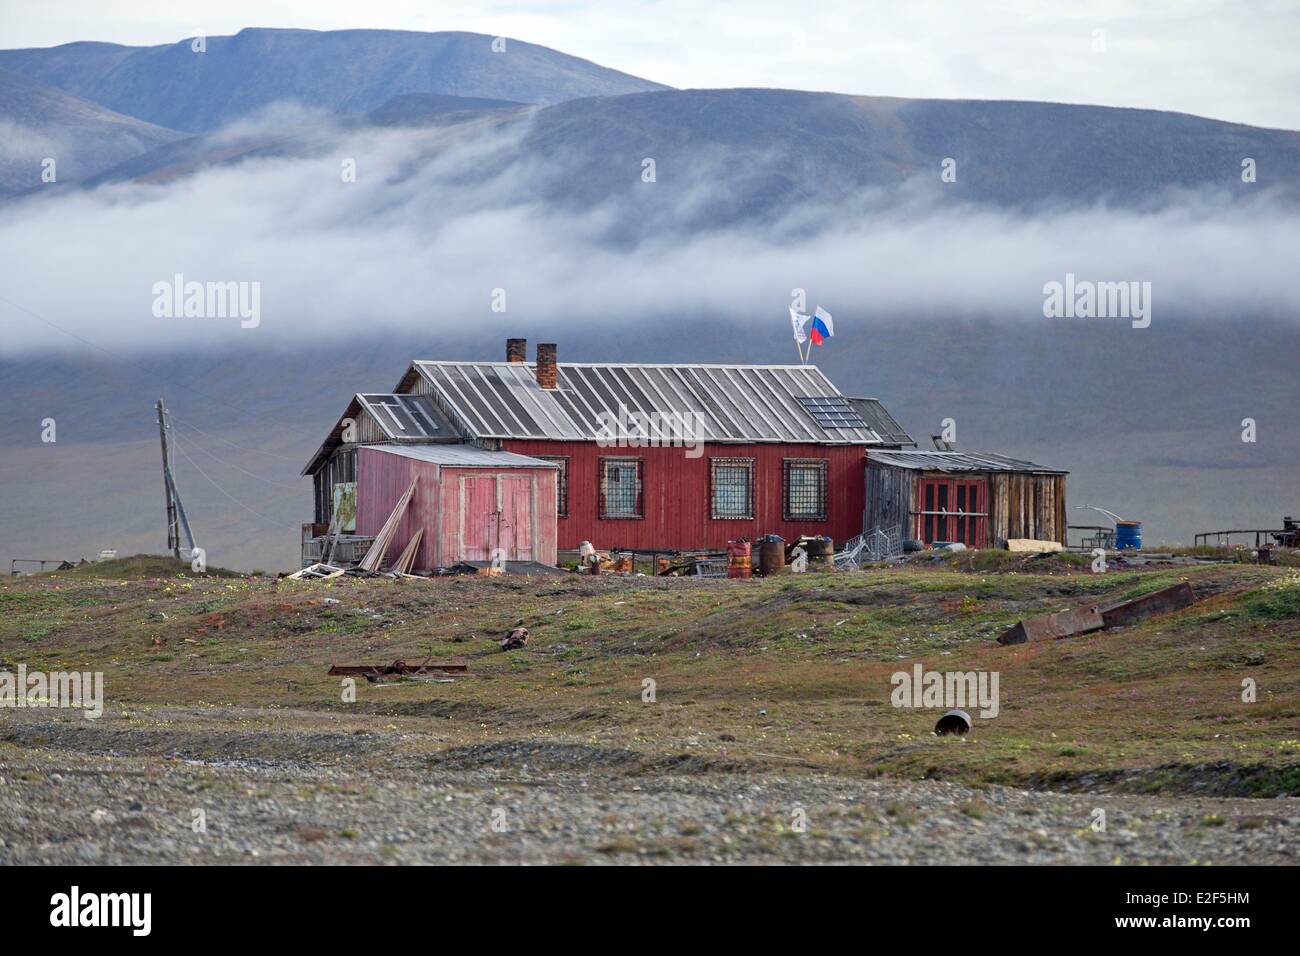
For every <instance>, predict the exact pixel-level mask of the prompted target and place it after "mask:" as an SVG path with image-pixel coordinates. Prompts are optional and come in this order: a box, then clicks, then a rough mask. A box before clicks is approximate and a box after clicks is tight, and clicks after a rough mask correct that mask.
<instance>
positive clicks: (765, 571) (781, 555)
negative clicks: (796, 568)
mask: <svg viewBox="0 0 1300 956" xmlns="http://www.w3.org/2000/svg"><path fill="white" fill-rule="evenodd" d="M759 542H760V543H759V546H758V573H759V574H761V575H763V577H767V576H768V575H769V574H780V573H781V572H782V571H784V570H785V539H783V538H782V537H781V536H780V535H776V534H769V535H767V536H765V537H763V538H761V539H759Z"/></svg>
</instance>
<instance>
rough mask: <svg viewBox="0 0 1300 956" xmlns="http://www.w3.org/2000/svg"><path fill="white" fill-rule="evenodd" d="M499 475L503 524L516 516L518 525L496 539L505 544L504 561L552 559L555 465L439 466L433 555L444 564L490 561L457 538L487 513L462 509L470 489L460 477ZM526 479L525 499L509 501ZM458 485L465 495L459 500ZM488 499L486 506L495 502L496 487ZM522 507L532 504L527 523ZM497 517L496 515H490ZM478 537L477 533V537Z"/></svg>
mask: <svg viewBox="0 0 1300 956" xmlns="http://www.w3.org/2000/svg"><path fill="white" fill-rule="evenodd" d="M462 478H465V479H473V478H493V479H494V478H501V479H503V480H504V482H503V486H502V499H503V500H502V508H503V515H504V516H505V519H506V521H507V523H509V522H510V521H512V520H513V521H515V522H516V523H517V524H518V525H519V527H518V528H517V529H516V530H514V531H509V530H508V529H507V531H505V532H504V533H503V536H502V538H501V542H502V545H503V546H504V547H505V548H508V549H510V553H507V555H506V559H507V560H511V561H514V560H532V561H540V562H541V563H543V564H555V563H556V561H557V560H558V559H559V555H558V554H557V545H556V542H557V540H558V539H557V530H556V520H555V494H556V471H555V469H554V468H510V469H505V470H503V469H496V468H443V470H442V501H443V506H442V513H441V515H440V517H439V525H438V528H437V537H438V554H439V555H440V557H441V562H442V564H443V565H452V564H455V563H456V562H457V561H460V560H476V561H485V560H490V558H491V555H490V554H484V553H480V551H479V550H478V549H476V547H475V544H476V541H468V542H467V541H465V540H463V539H462V531H463V530H464V531H465V533H467V534H468V533H470V531H472V529H477V528H479V527H481V526H482V525H484V523H485V522H487V523H490V522H488V516H487V515H486V514H484V513H481V508H480V511H477V512H476V513H473V514H471V513H468V512H466V511H465V509H466V508H467V507H470V506H471V505H470V502H471V501H472V500H474V495H473V492H474V488H473V486H472V485H471V483H470V482H468V481H466V482H462V481H461V479H462ZM524 483H527V485H528V492H529V493H528V495H527V497H528V499H529V501H528V504H527V506H525V504H524V502H523V501H516V502H511V501H510V500H509V497H510V493H511V491H514V492H519V491H520V490H521V489H522V488H523V487H524V486H525V485H524ZM462 489H464V492H465V493H464V496H463V499H464V500H463V499H462ZM491 496H492V499H493V500H492V501H490V502H489V503H488V507H495V489H493V490H492V491H491ZM525 507H528V508H531V510H532V514H531V516H530V518H529V520H528V526H527V528H524V527H523V524H524V510H525ZM493 520H499V519H493ZM433 533H434V531H433V529H430V530H428V531H425V536H426V538H427V537H428V536H429V535H430V534H433ZM476 537H478V538H481V535H478V536H476Z"/></svg>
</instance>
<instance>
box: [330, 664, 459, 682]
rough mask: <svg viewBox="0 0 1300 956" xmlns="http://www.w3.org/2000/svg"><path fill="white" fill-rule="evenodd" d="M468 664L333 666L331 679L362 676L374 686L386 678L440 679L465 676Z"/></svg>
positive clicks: (331, 666)
mask: <svg viewBox="0 0 1300 956" xmlns="http://www.w3.org/2000/svg"><path fill="white" fill-rule="evenodd" d="M468 666H469V665H467V664H448V663H441V664H431V663H429V662H428V661H425V662H424V663H423V664H408V663H406V661H393V663H391V664H331V665H330V669H329V672H328V673H329V675H330V676H331V677H340V676H344V677H346V676H352V675H360V676H362V677H364V678H365V679H366V680H368V681H370V683H372V684H374V683H376V682H378V681H379V680H380V679H381V678H384V677H411V678H415V679H417V680H418V679H420V678H426V679H431V678H439V677H445V676H446V675H447V674H463V673H464V672H465V670H466V668H467V667H468Z"/></svg>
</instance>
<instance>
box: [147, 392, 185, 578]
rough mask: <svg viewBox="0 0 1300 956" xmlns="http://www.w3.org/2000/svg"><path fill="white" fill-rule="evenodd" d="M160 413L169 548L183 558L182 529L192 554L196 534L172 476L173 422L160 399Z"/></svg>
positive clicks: (173, 553)
mask: <svg viewBox="0 0 1300 956" xmlns="http://www.w3.org/2000/svg"><path fill="white" fill-rule="evenodd" d="M154 408H155V409H156V410H157V412H158V439H159V441H160V442H161V443H162V464H163V492H164V493H165V494H166V495H167V548H168V550H170V551H171V553H172V556H173V557H175V558H176V559H178V560H179V559H180V556H181V529H182V528H183V529H184V530H185V538H186V540H188V541H189V543H190V552H191V553H193V551H194V533H193V532H192V531H190V520H189V518H188V517H186V515H185V506H184V505H183V504H181V496H180V493H179V492H178V491H177V490H176V479H175V478H174V477H173V475H172V451H171V442H170V441H169V440H168V436H169V433H170V431H171V420H170V419H169V418H168V417H167V407H166V406H165V405H164V404H163V400H162V399H161V398H160V399H158V404H157V405H155V406H154Z"/></svg>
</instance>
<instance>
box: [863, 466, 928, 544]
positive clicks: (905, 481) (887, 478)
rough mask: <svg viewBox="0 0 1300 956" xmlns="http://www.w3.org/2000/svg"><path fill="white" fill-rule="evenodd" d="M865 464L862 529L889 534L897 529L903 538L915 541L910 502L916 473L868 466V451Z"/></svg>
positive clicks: (913, 494) (913, 519) (912, 498)
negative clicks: (864, 511) (878, 530)
mask: <svg viewBox="0 0 1300 956" xmlns="http://www.w3.org/2000/svg"><path fill="white" fill-rule="evenodd" d="M867 461H868V463H869V464H868V465H867V479H866V490H867V506H866V514H865V517H864V520H863V522H862V527H863V529H864V530H866V531H874V530H875V529H876V528H879V529H880V530H881V531H891V530H893V529H894V528H898V529H899V531H900V532H901V533H902V536H903V537H904V538H915V537H916V531H917V529H916V520H915V518H914V517H913V515H912V502H913V500H914V496H915V494H916V478H917V472H915V471H909V470H908V469H906V468H894V467H891V466H888V465H876V464H870V461H871V452H867Z"/></svg>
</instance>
